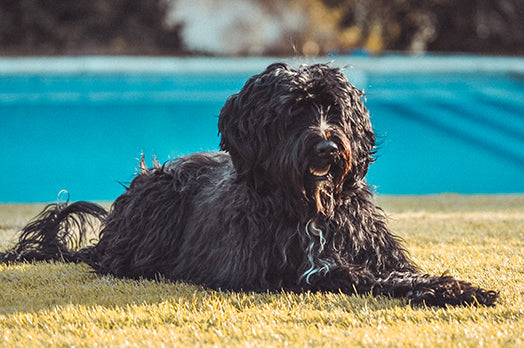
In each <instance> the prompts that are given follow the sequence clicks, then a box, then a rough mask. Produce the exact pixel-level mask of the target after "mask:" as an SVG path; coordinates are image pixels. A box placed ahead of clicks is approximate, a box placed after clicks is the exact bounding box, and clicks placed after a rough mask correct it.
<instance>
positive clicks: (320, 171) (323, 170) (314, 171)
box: [309, 164, 331, 178]
mask: <svg viewBox="0 0 524 348" xmlns="http://www.w3.org/2000/svg"><path fill="white" fill-rule="evenodd" d="M330 169H331V164H327V165H325V166H322V167H316V166H314V167H313V166H310V167H309V173H310V174H311V175H313V176H315V177H317V178H322V177H325V176H326V175H328V174H329V170H330Z"/></svg>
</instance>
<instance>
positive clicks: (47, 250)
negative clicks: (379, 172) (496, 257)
mask: <svg viewBox="0 0 524 348" xmlns="http://www.w3.org/2000/svg"><path fill="white" fill-rule="evenodd" d="M218 127H219V131H220V133H221V142H220V148H221V150H223V151H221V152H209V153H197V154H193V155H189V156H186V157H181V158H178V159H175V160H172V161H169V162H167V163H165V164H164V165H163V166H160V165H158V163H155V166H154V167H152V168H149V169H146V168H145V165H144V162H143V161H142V173H141V174H139V175H138V176H137V177H136V178H135V179H134V180H133V181H132V182H131V184H130V186H129V187H128V188H127V190H126V192H125V193H124V194H122V195H121V196H120V197H118V198H117V199H116V201H115V202H114V204H113V206H112V209H111V211H110V212H106V211H105V210H104V209H103V208H102V207H100V206H98V205H96V204H93V203H88V202H76V203H73V204H70V205H67V204H56V205H49V206H48V207H47V208H46V210H45V211H44V212H43V213H42V214H41V215H40V216H38V217H37V219H36V220H35V221H33V222H32V223H30V224H29V225H27V226H26V227H25V228H24V230H23V231H22V234H21V236H20V239H19V241H18V244H17V245H16V246H15V247H14V248H13V249H12V250H9V251H7V252H5V253H3V254H1V255H0V258H1V259H2V260H3V262H8V261H20V260H62V261H67V262H86V263H88V264H89V265H91V266H92V267H93V268H94V269H95V270H96V271H97V272H98V273H100V274H112V275H115V276H118V277H130V278H155V277H157V276H158V275H160V276H162V277H164V278H165V279H169V280H173V281H183V282H190V283H194V284H200V285H203V286H206V287H210V288H215V289H229V290H235V291H240V290H242V291H268V290H269V291H271V290H280V289H286V290H292V291H304V290H311V291H342V292H344V293H349V294H354V293H359V294H365V293H369V292H371V293H373V294H375V295H386V296H393V297H405V298H407V299H409V300H410V301H411V303H425V304H427V305H436V306H443V305H447V304H449V305H463V304H477V305H478V304H480V305H488V306H490V305H493V304H494V302H495V301H496V300H497V297H498V293H497V292H494V291H488V290H484V289H481V288H478V287H476V286H473V285H471V284H469V283H467V282H464V281H460V280H456V279H454V278H452V277H450V276H441V277H434V276H429V275H426V274H421V273H420V272H419V271H418V270H417V268H416V266H415V265H414V264H413V263H412V262H411V261H410V260H409V258H408V256H407V253H406V251H405V250H404V249H403V248H402V246H401V244H400V241H399V239H398V238H397V237H395V236H394V235H393V234H391V233H390V231H389V230H388V228H387V226H386V219H385V215H384V213H383V211H382V210H381V209H380V208H378V207H377V206H376V204H375V203H374V200H373V195H372V192H371V190H370V188H369V186H368V184H367V182H366V180H365V175H366V172H367V170H368V166H369V165H370V163H371V162H372V161H373V154H374V147H375V136H374V133H373V129H372V126H371V123H370V119H369V113H368V111H367V109H366V108H365V106H364V103H363V101H362V93H361V92H360V91H359V90H358V89H356V88H355V87H354V86H353V85H352V84H351V83H349V82H348V80H347V79H346V77H345V76H344V74H343V73H342V72H341V70H339V69H336V68H332V67H330V66H328V65H323V64H318V65H311V66H305V65H304V66H301V67H299V68H298V69H293V68H291V67H289V66H287V65H285V64H273V65H270V66H269V67H268V68H267V69H266V70H265V71H264V72H262V73H261V74H258V75H255V76H253V77H252V78H250V79H249V80H248V81H247V83H246V84H245V86H244V87H243V88H242V90H241V91H240V92H239V93H237V94H235V95H232V96H231V97H230V98H229V99H228V100H227V102H226V104H225V105H224V107H223V108H222V110H221V112H220V116H219V122H218ZM92 217H95V218H97V219H98V220H100V221H101V232H100V234H99V240H98V243H96V244H94V245H90V246H87V247H84V248H82V249H79V250H78V248H75V247H73V246H72V245H71V244H81V243H82V239H85V238H86V237H85V236H86V233H87V230H89V228H90V222H92V221H93V219H92Z"/></svg>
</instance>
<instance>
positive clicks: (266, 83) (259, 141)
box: [218, 63, 290, 177]
mask: <svg viewBox="0 0 524 348" xmlns="http://www.w3.org/2000/svg"><path fill="white" fill-rule="evenodd" d="M284 71H290V68H289V67H288V66H287V65H285V64H281V63H276V64H272V65H270V66H269V67H268V68H267V69H266V70H265V71H264V72H262V73H261V74H258V75H254V76H253V77H251V78H250V79H249V80H248V81H247V82H246V84H245V85H244V87H243V88H242V89H241V90H240V92H238V93H237V94H233V95H232V96H230V97H229V98H228V100H227V101H226V103H225V105H224V106H223V107H222V110H221V111H220V115H219V119H218V131H219V133H220V135H221V139H220V149H221V150H223V151H227V152H229V154H230V155H231V159H232V161H233V165H234V166H235V169H236V170H237V172H238V174H239V176H242V177H245V176H246V175H254V173H255V172H256V169H257V166H258V165H260V164H261V163H263V162H264V161H265V160H266V158H267V156H268V155H269V153H270V152H271V149H270V145H271V142H270V141H268V137H269V135H268V134H267V132H268V129H267V126H268V124H266V123H269V122H271V119H272V117H271V113H272V112H273V111H272V110H271V105H273V104H275V103H274V101H272V98H273V97H274V91H275V88H280V87H281V86H277V85H276V83H275V80H276V78H277V76H279V74H281V73H282V72H284ZM278 80H279V81H280V79H278ZM281 82H282V81H281Z"/></svg>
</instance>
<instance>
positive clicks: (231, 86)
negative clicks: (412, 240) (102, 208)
mask: <svg viewBox="0 0 524 348" xmlns="http://www.w3.org/2000/svg"><path fill="white" fill-rule="evenodd" d="M523 18H524V1H522V0H427V1H415V0H278V1H277V0H141V1H136V0H111V1H110V0H76V1H70V0H0V159H1V160H0V203H1V202H4V203H5V202H48V201H54V200H55V199H56V196H57V194H58V192H59V191H60V190H63V189H65V190H68V191H69V192H70V194H71V199H72V200H113V199H115V198H116V197H117V196H118V195H119V194H121V193H122V192H123V187H122V185H120V183H121V184H123V185H125V184H126V183H128V182H129V181H130V180H132V178H133V175H134V174H135V172H136V168H137V164H138V159H139V158H140V156H141V154H142V153H144V154H145V156H146V159H147V160H148V163H149V164H151V163H152V160H151V158H152V157H153V156H156V157H158V159H159V160H160V162H164V161H166V160H169V159H171V158H175V157H177V156H180V155H185V154H189V153H191V152H195V151H207V150H217V149H218V142H219V138H218V135H217V115H218V114H219V112H220V108H221V107H222V105H223V103H224V102H225V100H226V98H227V97H228V96H229V95H231V94H232V93H235V92H237V91H238V90H239V89H240V88H241V87H242V85H243V84H244V83H245V81H246V79H247V78H249V77H250V76H251V75H253V74H256V73H258V72H260V71H261V70H263V69H264V68H265V67H266V66H267V65H269V64H270V63H272V62H275V61H285V62H287V63H289V64H291V65H294V66H297V65H299V64H302V63H317V62H319V63H330V62H331V64H332V65H333V66H337V67H344V68H345V70H344V71H345V73H346V75H347V76H348V78H349V80H350V81H351V82H352V83H353V84H355V85H356V86H357V87H358V88H360V89H362V90H364V91H365V93H366V105H367V107H368V108H369V110H370V114H371V118H372V123H373V125H374V128H375V132H376V133H377V135H378V140H379V146H378V154H377V157H378V159H377V162H376V163H375V164H373V166H372V167H371V169H370V172H369V174H368V181H369V182H370V184H371V185H373V187H375V189H376V191H377V192H378V193H379V194H440V193H447V192H453V193H460V194H494V193H498V194H500V193H503V194H514V193H524V180H523V178H524V58H523V55H524V20H523Z"/></svg>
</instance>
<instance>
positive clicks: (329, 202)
mask: <svg viewBox="0 0 524 348" xmlns="http://www.w3.org/2000/svg"><path fill="white" fill-rule="evenodd" d="M333 191H334V188H333V184H332V183H331V182H330V181H326V182H319V183H317V184H316V185H314V187H313V189H312V192H311V198H310V201H311V203H312V206H313V210H314V215H321V216H324V217H326V218H329V217H330V216H331V215H332V214H333V212H334V210H335V205H336V201H335V200H336V199H335V197H334V192H333Z"/></svg>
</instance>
